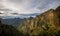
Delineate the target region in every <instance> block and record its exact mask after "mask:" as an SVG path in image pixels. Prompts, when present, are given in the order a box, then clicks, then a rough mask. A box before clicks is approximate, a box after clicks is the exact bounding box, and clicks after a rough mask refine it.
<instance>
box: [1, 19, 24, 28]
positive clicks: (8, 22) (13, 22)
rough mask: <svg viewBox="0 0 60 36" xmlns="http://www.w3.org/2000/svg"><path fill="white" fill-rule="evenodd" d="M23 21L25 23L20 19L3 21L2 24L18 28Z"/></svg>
mask: <svg viewBox="0 0 60 36" xmlns="http://www.w3.org/2000/svg"><path fill="white" fill-rule="evenodd" d="M23 21H24V19H20V18H8V19H1V22H2V24H7V25H12V26H15V27H17V26H18V25H19V24H21V23H22V22H23Z"/></svg>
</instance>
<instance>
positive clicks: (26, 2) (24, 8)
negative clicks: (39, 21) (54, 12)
mask: <svg viewBox="0 0 60 36" xmlns="http://www.w3.org/2000/svg"><path fill="white" fill-rule="evenodd" d="M2 3H3V5H4V6H5V8H9V9H12V10H16V11H17V13H20V14H31V13H42V11H45V10H47V9H51V8H55V7H57V6H59V5H60V0H3V1H2Z"/></svg>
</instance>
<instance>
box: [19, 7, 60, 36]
mask: <svg viewBox="0 0 60 36" xmlns="http://www.w3.org/2000/svg"><path fill="white" fill-rule="evenodd" d="M18 30H19V31H21V32H23V33H24V34H27V33H28V34H29V35H30V36H33V35H40V36H56V35H59V34H60V32H59V31H60V6H59V7H57V8H56V9H55V10H54V9H50V10H48V11H46V12H45V13H42V14H40V15H37V16H36V17H35V18H32V17H30V18H28V19H26V20H25V22H24V23H23V24H21V25H20V26H19V27H18ZM58 32H59V33H58Z"/></svg>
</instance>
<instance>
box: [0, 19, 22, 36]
mask: <svg viewBox="0 0 60 36" xmlns="http://www.w3.org/2000/svg"><path fill="white" fill-rule="evenodd" d="M20 35H21V36H22V35H23V34H22V33H21V32H19V31H18V30H17V29H16V28H14V27H13V26H11V25H6V24H2V23H1V19H0V36H20Z"/></svg>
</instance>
